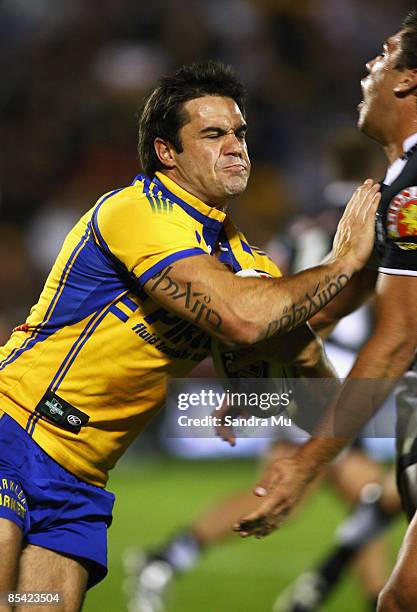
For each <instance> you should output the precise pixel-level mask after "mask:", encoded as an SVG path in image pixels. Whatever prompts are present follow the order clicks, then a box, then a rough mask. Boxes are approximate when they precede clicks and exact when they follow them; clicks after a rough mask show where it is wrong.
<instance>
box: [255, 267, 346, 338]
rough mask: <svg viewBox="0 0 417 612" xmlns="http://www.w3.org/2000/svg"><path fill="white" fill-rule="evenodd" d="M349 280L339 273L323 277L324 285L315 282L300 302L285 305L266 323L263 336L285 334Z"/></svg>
mask: <svg viewBox="0 0 417 612" xmlns="http://www.w3.org/2000/svg"><path fill="white" fill-rule="evenodd" d="M348 281H349V276H347V274H339V276H337V278H336V279H333V280H331V279H330V278H329V277H328V276H327V277H326V278H325V283H326V284H325V285H324V287H320V283H317V285H316V287H315V288H314V289H313V291H312V292H311V293H310V292H308V291H307V292H306V293H305V296H304V300H303V301H302V302H301V304H293V305H292V306H291V307H290V308H288V307H285V308H284V310H283V313H282V316H281V317H280V318H279V319H275V320H273V321H271V322H270V323H269V324H268V327H267V329H266V333H265V338H269V337H270V336H274V335H279V334H285V333H287V332H289V331H291V330H292V329H294V328H295V327H298V326H299V325H301V324H302V323H305V322H306V321H308V320H309V319H310V318H311V317H312V316H313V315H315V314H316V313H317V312H319V310H321V309H322V308H323V307H324V306H325V305H326V304H327V303H328V302H330V301H331V300H332V299H333V298H334V297H335V296H336V295H337V294H338V293H340V291H342V289H343V288H344V287H345V286H346V284H347V283H348Z"/></svg>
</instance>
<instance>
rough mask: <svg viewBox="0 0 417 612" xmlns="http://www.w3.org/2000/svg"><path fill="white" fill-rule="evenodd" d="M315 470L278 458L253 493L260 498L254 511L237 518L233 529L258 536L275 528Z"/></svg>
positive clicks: (289, 458) (297, 498) (301, 493)
mask: <svg viewBox="0 0 417 612" xmlns="http://www.w3.org/2000/svg"><path fill="white" fill-rule="evenodd" d="M317 476H318V472H316V471H314V472H313V471H312V470H309V469H308V468H306V466H303V465H302V464H301V462H300V460H299V459H298V458H297V457H296V456H294V457H288V458H285V459H280V460H279V461H276V462H275V463H273V464H272V465H271V466H270V467H269V468H268V469H267V471H266V473H265V475H264V477H263V478H262V480H261V481H260V482H259V483H258V484H257V485H256V487H255V490H254V493H255V495H257V496H258V497H263V498H264V500H265V501H264V503H262V504H261V505H260V506H259V507H258V508H257V509H256V510H254V511H253V512H251V513H250V514H248V515H246V516H244V517H243V518H241V519H240V520H239V521H238V522H237V523H236V524H235V525H234V527H233V528H234V530H235V531H237V532H238V533H239V534H240V535H241V536H242V537H247V536H250V535H253V536H255V537H257V538H262V537H264V536H266V535H268V534H270V533H271V532H272V531H275V529H278V528H279V527H280V526H281V524H282V523H283V522H284V521H285V520H286V518H287V517H288V515H289V514H290V513H291V512H292V510H293V509H294V507H295V506H296V505H297V503H298V502H299V501H300V500H301V498H302V497H303V495H304V493H305V492H306V489H307V486H308V485H309V484H310V483H311V482H312V481H313V480H314V479H315V478H316V477H317Z"/></svg>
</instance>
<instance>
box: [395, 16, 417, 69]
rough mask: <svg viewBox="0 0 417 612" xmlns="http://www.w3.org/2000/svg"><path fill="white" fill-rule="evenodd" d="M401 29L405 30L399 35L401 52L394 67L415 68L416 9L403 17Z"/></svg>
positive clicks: (416, 63) (416, 62)
mask: <svg viewBox="0 0 417 612" xmlns="http://www.w3.org/2000/svg"><path fill="white" fill-rule="evenodd" d="M401 29H402V30H405V32H404V34H403V35H402V37H401V54H400V59H399V60H398V62H397V65H396V68H397V69H398V70H402V69H403V68H411V69H413V68H417V11H416V10H412V11H411V12H410V13H408V15H407V17H406V18H405V19H404V21H403V23H402V26H401Z"/></svg>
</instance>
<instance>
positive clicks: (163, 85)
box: [138, 61, 246, 176]
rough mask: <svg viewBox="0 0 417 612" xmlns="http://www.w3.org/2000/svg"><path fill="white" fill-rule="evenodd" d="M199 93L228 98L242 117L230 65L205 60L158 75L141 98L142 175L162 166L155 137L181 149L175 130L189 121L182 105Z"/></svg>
mask: <svg viewBox="0 0 417 612" xmlns="http://www.w3.org/2000/svg"><path fill="white" fill-rule="evenodd" d="M202 96H225V97H228V98H232V99H233V100H234V101H235V102H236V104H237V105H238V106H239V108H240V111H241V113H242V115H243V116H245V113H246V111H245V98H246V93H245V89H244V87H243V85H242V83H241V82H240V81H239V80H238V78H237V76H236V74H235V72H234V70H233V68H232V67H231V66H227V65H225V64H221V63H220V62H214V61H206V62H201V63H198V64H191V65H187V66H182V67H181V68H179V69H178V70H177V71H176V72H174V73H173V74H170V75H167V76H165V77H163V78H161V79H160V81H159V82H158V86H157V87H156V89H154V90H153V91H152V92H151V93H150V94H149V95H148V96H147V97H146V98H145V100H144V102H143V106H142V110H141V112H140V118H139V142H138V156H139V161H140V163H141V165H142V168H143V170H144V172H145V173H146V174H148V175H149V176H153V175H154V174H155V172H156V171H157V170H159V169H161V168H163V164H162V163H161V161H160V160H159V158H158V156H157V155H156V152H155V147H154V142H155V138H157V137H159V138H162V139H163V140H167V141H169V142H170V143H171V144H172V145H173V147H174V148H175V150H176V151H178V152H179V153H181V152H182V144H181V139H180V138H179V130H180V129H181V128H182V127H183V126H184V125H185V124H186V123H187V121H188V120H189V118H188V116H187V113H186V112H184V104H185V102H188V101H189V100H193V99H195V98H200V97H202Z"/></svg>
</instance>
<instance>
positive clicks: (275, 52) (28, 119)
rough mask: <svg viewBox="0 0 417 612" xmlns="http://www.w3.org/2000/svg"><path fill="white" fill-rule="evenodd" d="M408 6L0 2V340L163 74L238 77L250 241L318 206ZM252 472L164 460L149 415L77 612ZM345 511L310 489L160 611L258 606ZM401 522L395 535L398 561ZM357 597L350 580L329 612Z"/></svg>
mask: <svg viewBox="0 0 417 612" xmlns="http://www.w3.org/2000/svg"><path fill="white" fill-rule="evenodd" d="M411 8H414V6H413V3H412V2H407V1H405V0H401V1H400V0H397V2H396V3H383V2H381V0H310V1H309V0H297V2H293V1H291V0H257V1H256V0H210V2H207V1H206V0H140V2H139V1H137V0H100V1H99V0H89V1H88V2H87V1H86V0H84V1H83V0H71V2H64V1H62V0H30V1H28V0H3V2H2V3H1V4H0V66H1V74H2V79H1V81H0V133H1V135H2V147H1V165H0V167H1V175H0V342H3V341H4V340H5V339H6V338H7V337H8V334H9V333H10V329H11V328H12V327H14V326H15V325H16V324H18V323H20V322H21V321H22V320H23V319H24V318H25V316H26V314H27V311H28V306H29V305H31V304H32V303H34V302H35V301H36V299H37V296H38V294H39V290H40V287H41V286H42V283H43V280H44V278H45V276H46V274H47V271H48V269H49V267H50V264H51V263H52V261H53V259H54V256H55V254H56V252H57V249H58V248H59V246H60V244H61V242H62V239H63V237H64V235H65V233H66V231H67V230H68V229H69V228H70V227H71V225H72V223H73V222H74V221H75V220H76V219H77V218H78V217H79V216H80V214H81V213H82V212H83V211H84V210H86V209H87V208H89V207H90V206H91V205H92V204H93V202H94V201H95V200H96V199H97V197H98V196H99V195H100V194H102V193H104V192H106V191H109V190H110V189H112V188H115V187H119V186H123V185H125V184H128V183H129V182H130V181H131V179H132V177H133V176H134V175H135V174H137V173H138V164H137V161H136V157H135V156H136V116H135V115H136V112H137V109H138V106H139V101H140V99H141V96H142V94H143V93H144V92H145V91H146V90H147V89H148V88H149V87H150V86H152V84H153V83H154V81H155V79H156V78H157V77H158V76H159V75H160V74H162V73H164V72H166V71H169V70H170V69H172V68H175V67H176V66H178V65H180V64H182V63H186V62H191V61H196V60H200V59H204V58H208V57H211V58H215V59H220V60H223V61H225V62H229V63H231V64H233V65H234V66H235V67H236V69H237V71H238V72H239V73H240V75H241V77H242V80H243V81H244V82H245V84H246V86H247V88H248V90H249V105H248V118H249V125H250V129H249V137H248V140H249V147H250V153H251V157H252V162H253V175H252V179H251V182H250V187H249V189H248V190H247V192H246V194H245V195H244V196H243V197H241V198H240V201H239V202H236V203H235V204H234V207H233V217H234V219H235V220H236V222H237V223H238V225H239V226H240V227H241V228H242V229H243V231H248V233H249V235H250V238H251V240H252V241H253V242H255V243H258V244H260V245H262V246H263V245H265V244H266V243H267V242H268V241H269V240H271V239H272V238H273V237H274V236H275V235H276V234H279V233H281V232H282V229H283V227H284V226H285V223H287V222H288V220H289V219H290V218H291V217H292V216H294V215H296V214H299V213H300V212H305V211H308V212H314V211H318V210H319V209H320V206H321V204H322V202H323V189H324V187H325V185H326V182H327V180H328V174H329V172H330V170H329V167H328V163H323V162H322V161H321V160H322V159H323V152H324V151H325V149H326V144H327V143H328V141H329V139H330V138H331V136H332V134H333V133H334V132H335V131H336V130H338V129H339V128H343V127H345V126H353V125H354V124H355V121H356V111H355V109H356V105H357V104H358V102H359V100H360V89H359V80H360V78H361V77H362V76H363V75H364V72H365V68H364V64H365V61H367V60H368V59H370V58H372V57H374V55H376V54H377V53H378V52H379V50H380V46H381V41H382V40H383V39H384V38H385V37H386V36H387V35H389V34H390V33H392V32H393V31H394V30H395V29H396V28H397V26H398V24H399V23H400V22H401V20H402V18H403V17H404V15H405V13H406V12H407V11H408V10H410V9H411ZM376 178H378V177H377V176H376ZM254 215H256V223H254V221H253V219H254ZM255 473H256V466H255V461H254V460H253V459H247V458H246V459H243V458H241V459H236V458H231V459H230V458H228V459H225V458H215V459H212V460H207V459H205V460H201V459H199V460H197V459H195V460H194V461H187V460H185V459H179V458H172V457H171V456H169V455H168V454H167V449H166V447H164V444H163V441H162V440H161V436H160V428H159V422H156V423H155V424H154V425H153V426H152V427H151V428H150V429H149V431H148V432H147V434H146V436H144V438H143V439H141V441H140V442H139V443H138V444H137V445H135V447H134V448H133V449H132V450H131V451H130V452H129V455H128V457H127V458H126V460H125V461H124V462H123V464H122V465H121V466H120V468H119V469H118V470H116V472H115V474H114V476H113V478H112V480H111V485H110V488H112V489H113V490H114V491H115V492H116V493H117V494H118V502H117V505H116V513H115V514H116V518H115V521H114V525H113V527H112V528H111V531H110V575H109V577H108V578H107V580H106V581H105V582H104V583H103V584H102V585H101V586H99V587H98V588H97V589H95V590H94V591H93V592H92V593H91V594H89V596H88V598H87V603H86V606H85V609H86V610H87V612H92V611H93V610H96V609H103V610H106V611H108V612H113V611H114V612H116V611H119V610H123V598H122V594H121V583H122V573H121V555H122V552H123V550H124V548H125V547H126V546H128V545H129V544H132V542H137V543H138V544H140V545H143V546H146V545H151V544H154V543H155V542H157V541H158V540H159V539H160V538H161V537H164V536H166V535H168V534H169V533H170V532H171V531H172V530H173V529H175V528H176V527H178V526H179V525H183V524H186V523H188V522H189V521H190V519H191V518H192V516H193V515H195V514H197V512H198V511H199V510H200V509H203V508H204V507H205V506H206V505H207V504H209V503H211V502H212V501H213V499H214V498H215V497H216V496H218V495H219V496H220V495H221V494H222V493H226V492H230V491H232V490H235V489H238V488H239V487H240V486H246V485H247V486H250V484H251V483H252V482H253V480H254V477H255ZM345 512H346V509H345V508H343V507H342V506H341V505H340V503H339V502H338V501H337V500H336V499H335V497H334V496H333V495H332V493H331V492H329V491H328V490H326V489H325V488H322V489H321V490H320V491H319V492H318V493H317V494H316V495H315V496H314V498H313V499H312V500H311V501H309V502H308V510H307V512H303V513H302V514H300V517H299V518H297V519H296V520H294V522H293V523H292V524H291V525H288V526H287V527H285V529H283V530H282V531H281V532H280V533H279V534H276V535H275V536H273V537H271V538H269V539H267V540H266V541H262V542H258V541H253V542H252V541H251V542H245V543H242V542H240V541H238V540H236V541H232V542H231V543H230V544H226V545H224V546H222V547H221V548H219V549H216V550H214V551H212V552H210V553H209V554H208V555H207V557H206V558H205V559H204V560H203V562H202V563H201V565H200V566H199V567H198V568H197V569H196V570H195V571H193V573H192V574H189V575H187V576H185V577H184V578H183V579H182V580H181V581H180V582H179V584H178V588H177V589H176V591H175V593H174V595H173V599H172V610H173V611H174V612H175V611H177V612H179V611H181V612H188V611H191V610H192V611H194V610H199V611H201V612H204V611H207V612H213V611H216V612H217V611H218V612H226V611H227V612H234V611H238V610H239V611H243V610H244V611H251V610H264V609H265V610H267V609H269V607H270V604H271V602H272V601H273V599H274V597H275V595H276V594H277V592H278V591H279V590H280V589H282V588H283V586H284V585H285V584H287V583H288V582H290V581H291V580H292V579H293V578H294V577H295V576H296V575H297V573H299V572H300V571H302V570H304V569H306V567H308V566H309V564H310V563H311V562H312V561H313V560H315V559H316V558H317V557H318V556H319V555H320V553H321V552H322V551H323V550H324V549H325V548H326V546H327V544H328V542H329V541H330V539H331V534H332V531H333V528H334V527H335V525H336V524H337V522H338V520H339V519H340V517H341V516H343V515H344V514H345ZM323 517H325V520H324V518H323ZM402 530H403V524H397V525H396V527H395V529H394V530H393V531H392V532H391V540H392V555H393V557H394V554H395V551H396V549H397V546H398V542H399V540H400V537H401V533H402ZM361 605H362V604H361V598H360V595H359V593H358V588H357V586H356V584H355V582H354V580H353V579H352V578H349V579H347V580H346V581H345V583H344V584H343V586H342V589H341V590H340V591H339V592H338V593H337V595H336V596H335V597H334V598H333V599H332V600H331V602H330V603H329V604H328V606H327V608H326V610H328V611H335V612H336V611H337V612H343V611H346V612H348V611H349V612H351V611H352V610H355V611H356V610H358V611H360V610H361Z"/></svg>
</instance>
